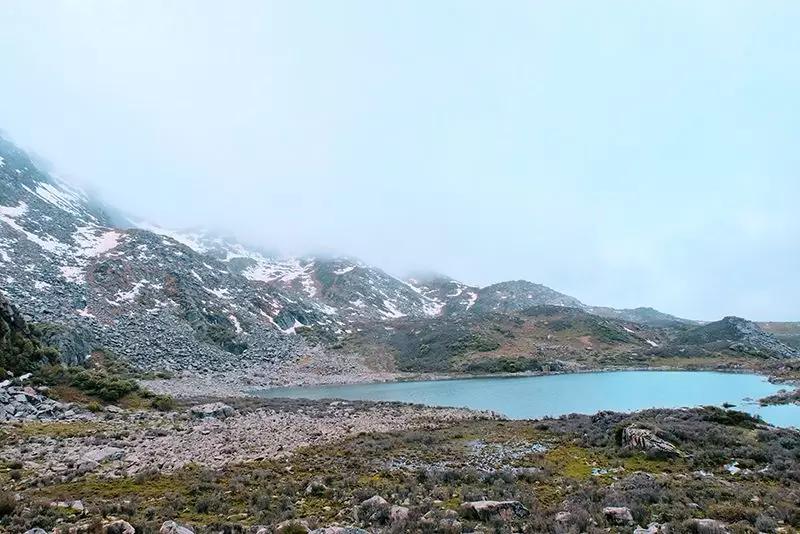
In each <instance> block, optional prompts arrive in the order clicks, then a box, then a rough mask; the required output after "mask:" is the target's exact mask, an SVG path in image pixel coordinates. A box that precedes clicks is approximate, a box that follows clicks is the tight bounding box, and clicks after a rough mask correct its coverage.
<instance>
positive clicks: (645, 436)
mask: <svg viewBox="0 0 800 534" xmlns="http://www.w3.org/2000/svg"><path fill="white" fill-rule="evenodd" d="M622 446H623V447H628V448H631V449H637V450H641V451H646V452H649V453H651V454H656V455H659V456H663V457H676V456H681V451H680V450H678V448H677V447H675V445H673V444H672V443H670V442H669V441H667V440H665V439H662V438H659V437H658V436H656V434H655V433H654V432H653V431H652V430H649V429H647V428H638V427H635V426H629V427H626V428H625V429H623V431H622Z"/></svg>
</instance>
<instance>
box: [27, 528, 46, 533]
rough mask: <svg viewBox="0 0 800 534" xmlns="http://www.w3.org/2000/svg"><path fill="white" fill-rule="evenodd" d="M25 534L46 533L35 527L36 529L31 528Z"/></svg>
mask: <svg viewBox="0 0 800 534" xmlns="http://www.w3.org/2000/svg"><path fill="white" fill-rule="evenodd" d="M25 534H47V531H46V530H43V529H41V528H38V527H37V528H32V529H30V530H26V531H25Z"/></svg>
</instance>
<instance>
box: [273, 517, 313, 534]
mask: <svg viewBox="0 0 800 534" xmlns="http://www.w3.org/2000/svg"><path fill="white" fill-rule="evenodd" d="M297 532H311V529H310V528H308V523H307V522H306V521H303V520H297V519H287V520H286V521H282V522H280V523H278V524H277V526H276V527H275V534H285V533H291V534H296V533H297Z"/></svg>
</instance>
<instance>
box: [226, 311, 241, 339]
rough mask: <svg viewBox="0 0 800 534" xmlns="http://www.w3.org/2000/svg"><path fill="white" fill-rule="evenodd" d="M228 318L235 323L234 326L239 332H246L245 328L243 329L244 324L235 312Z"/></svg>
mask: <svg viewBox="0 0 800 534" xmlns="http://www.w3.org/2000/svg"><path fill="white" fill-rule="evenodd" d="M228 319H229V320H230V322H231V323H233V327H234V328H235V329H236V333H237V334H241V333H242V332H244V330H243V329H242V325H241V324H240V323H239V318H238V317H236V316H235V315H234V314H230V315H229V316H228Z"/></svg>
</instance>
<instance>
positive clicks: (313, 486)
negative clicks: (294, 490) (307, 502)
mask: <svg viewBox="0 0 800 534" xmlns="http://www.w3.org/2000/svg"><path fill="white" fill-rule="evenodd" d="M327 490H328V486H326V485H325V484H324V483H323V482H322V480H320V479H318V478H315V479H314V480H312V481H311V482H309V483H308V486H306V495H322V494H323V493H325V492H326V491H327Z"/></svg>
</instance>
